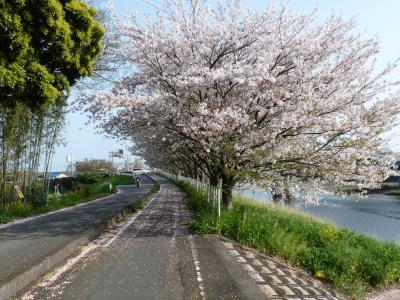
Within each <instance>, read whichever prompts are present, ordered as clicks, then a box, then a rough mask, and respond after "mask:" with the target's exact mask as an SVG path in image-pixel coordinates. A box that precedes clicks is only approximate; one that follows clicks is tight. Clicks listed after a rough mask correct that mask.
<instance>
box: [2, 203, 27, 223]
mask: <svg viewBox="0 0 400 300" xmlns="http://www.w3.org/2000/svg"><path fill="white" fill-rule="evenodd" d="M31 214H32V207H31V206H30V204H29V203H25V204H24V203H22V202H21V201H16V202H13V203H8V204H6V205H3V206H0V223H7V222H9V221H12V220H13V219H14V218H25V217H28V216H29V215H31Z"/></svg>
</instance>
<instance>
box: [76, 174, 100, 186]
mask: <svg viewBox="0 0 400 300" xmlns="http://www.w3.org/2000/svg"><path fill="white" fill-rule="evenodd" d="M99 180H100V177H99V176H98V175H97V174H93V173H82V174H78V176H76V181H77V182H79V183H83V184H92V183H96V182H98V181H99Z"/></svg>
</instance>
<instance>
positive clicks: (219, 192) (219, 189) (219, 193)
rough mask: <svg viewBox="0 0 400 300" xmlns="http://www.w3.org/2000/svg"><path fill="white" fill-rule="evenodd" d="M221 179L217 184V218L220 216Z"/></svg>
mask: <svg viewBox="0 0 400 300" xmlns="http://www.w3.org/2000/svg"><path fill="white" fill-rule="evenodd" d="M221 198H222V180H220V181H219V184H218V218H220V217H221Z"/></svg>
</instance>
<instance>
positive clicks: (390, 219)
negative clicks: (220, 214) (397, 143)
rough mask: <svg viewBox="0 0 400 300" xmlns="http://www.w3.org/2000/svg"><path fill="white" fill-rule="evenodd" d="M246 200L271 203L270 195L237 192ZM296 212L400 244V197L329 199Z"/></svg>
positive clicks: (255, 192) (246, 191) (375, 196)
mask: <svg viewBox="0 0 400 300" xmlns="http://www.w3.org/2000/svg"><path fill="white" fill-rule="evenodd" d="M238 193H240V194H243V195H245V196H247V197H251V198H256V199H258V200H261V201H265V202H269V201H270V197H269V195H268V194H266V193H264V192H262V191H257V190H244V191H240V192H239V191H238ZM295 208H297V209H299V210H302V211H305V212H308V213H311V214H313V215H314V216H317V217H319V218H322V219H325V220H329V221H332V222H334V223H336V225H337V226H339V227H346V228H349V229H352V230H355V231H358V232H361V233H365V234H368V235H371V236H373V237H376V238H378V239H380V240H383V241H396V242H397V243H400V197H397V196H388V195H384V194H370V195H368V197H366V198H362V199H357V198H354V197H351V196H346V197H344V198H342V197H336V196H326V197H325V198H323V199H322V200H321V201H320V204H319V205H304V204H300V203H298V204H295Z"/></svg>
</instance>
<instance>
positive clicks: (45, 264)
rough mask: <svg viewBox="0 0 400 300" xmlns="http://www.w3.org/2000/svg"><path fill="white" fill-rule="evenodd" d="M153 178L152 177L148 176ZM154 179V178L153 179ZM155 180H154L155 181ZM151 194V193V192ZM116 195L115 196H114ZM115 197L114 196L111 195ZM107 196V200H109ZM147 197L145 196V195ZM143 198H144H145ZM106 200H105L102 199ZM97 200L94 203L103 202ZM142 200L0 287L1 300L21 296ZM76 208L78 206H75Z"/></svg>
mask: <svg viewBox="0 0 400 300" xmlns="http://www.w3.org/2000/svg"><path fill="white" fill-rule="evenodd" d="M148 177H149V178H151V177H150V176H148ZM152 179H153V178H152ZM153 180H154V179H153ZM154 182H156V181H155V180H154ZM149 192H150V191H149ZM114 195H115V194H114ZM110 196H113V195H110ZM110 196H107V197H105V198H108V197H110ZM143 196H145V195H143ZM143 196H142V197H143ZM102 199H104V198H102ZM102 199H96V200H94V201H98V200H102ZM139 199H140V198H138V199H136V200H134V201H132V202H131V203H129V204H128V205H126V206H125V207H124V209H123V210H122V211H120V212H117V213H114V214H109V215H105V216H104V217H103V219H102V221H101V223H100V226H99V227H98V228H96V229H93V230H90V231H88V232H86V233H83V234H82V235H81V236H80V237H79V238H77V239H76V240H74V241H72V242H71V243H69V244H67V245H66V246H64V247H63V248H61V249H59V250H58V251H57V252H55V253H53V254H52V255H50V256H47V257H45V258H44V259H43V260H42V261H41V262H39V263H38V264H36V265H34V266H33V267H31V268H30V269H28V270H27V271H25V272H23V273H21V274H19V275H17V276H16V277H15V278H13V279H11V280H10V281H8V282H7V283H5V284H3V285H2V286H1V287H0V300H6V299H9V298H11V297H14V296H15V295H17V294H19V293H20V292H21V291H23V290H24V289H26V288H27V287H29V286H30V285H31V284H32V283H33V282H35V281H36V280H37V279H39V278H40V277H41V276H43V275H44V274H45V273H46V272H48V271H50V270H52V269H54V267H55V266H56V265H58V264H60V263H61V262H62V261H64V260H65V259H66V258H67V257H70V256H72V255H73V254H75V253H77V252H78V251H79V249H80V248H81V247H82V246H85V245H87V244H88V243H89V242H91V241H93V240H95V239H96V238H98V237H99V236H100V235H101V234H102V233H103V232H104V231H105V230H106V229H107V228H109V227H110V226H112V225H114V224H116V223H117V222H120V221H122V220H123V219H125V218H126V216H127V212H128V209H129V205H130V204H132V203H134V202H136V201H137V200H139ZM74 207H76V206H74Z"/></svg>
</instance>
